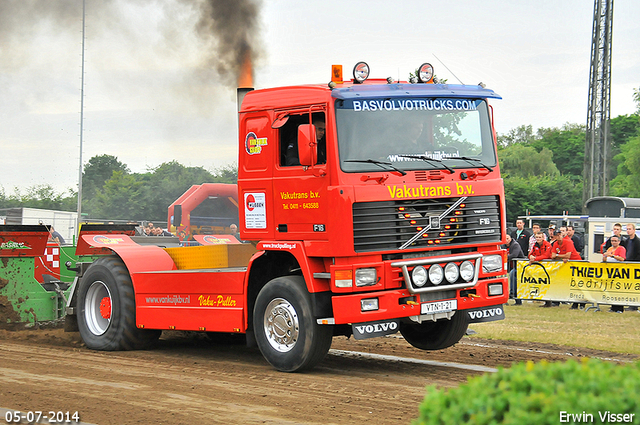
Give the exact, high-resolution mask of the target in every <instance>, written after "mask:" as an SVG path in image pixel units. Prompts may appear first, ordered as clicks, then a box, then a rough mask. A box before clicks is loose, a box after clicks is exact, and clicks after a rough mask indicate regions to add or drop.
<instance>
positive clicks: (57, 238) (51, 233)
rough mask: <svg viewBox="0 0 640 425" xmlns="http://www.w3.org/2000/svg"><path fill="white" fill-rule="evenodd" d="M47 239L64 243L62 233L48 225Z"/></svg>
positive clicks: (59, 243) (60, 243)
mask: <svg viewBox="0 0 640 425" xmlns="http://www.w3.org/2000/svg"><path fill="white" fill-rule="evenodd" d="M49 240H50V241H53V242H56V243H57V244H58V245H62V244H64V243H65V242H64V238H63V237H62V235H61V234H60V233H58V232H56V230H55V229H54V228H53V226H51V227H49Z"/></svg>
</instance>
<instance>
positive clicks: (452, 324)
mask: <svg viewBox="0 0 640 425" xmlns="http://www.w3.org/2000/svg"><path fill="white" fill-rule="evenodd" d="M468 327H469V319H468V317H467V314H466V312H464V311H458V312H456V314H454V315H453V317H452V318H451V320H446V319H445V320H438V321H437V322H433V321H429V322H422V323H414V322H411V323H405V322H400V333H401V334H402V336H403V337H404V339H405V340H407V342H408V343H409V344H411V345H413V346H414V347H416V348H419V349H421V350H441V349H443V348H447V347H451V346H452V345H453V344H455V343H456V342H458V341H460V339H461V338H462V337H463V336H464V334H465V333H466V332H467V328H468Z"/></svg>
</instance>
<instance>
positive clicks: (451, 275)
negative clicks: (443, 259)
mask: <svg viewBox="0 0 640 425" xmlns="http://www.w3.org/2000/svg"><path fill="white" fill-rule="evenodd" d="M459 276H460V270H458V266H456V263H449V264H447V265H446V266H445V268H444V277H445V279H447V282H449V283H454V282H455V281H456V280H458V277H459Z"/></svg>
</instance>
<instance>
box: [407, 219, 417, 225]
mask: <svg viewBox="0 0 640 425" xmlns="http://www.w3.org/2000/svg"><path fill="white" fill-rule="evenodd" d="M416 223H418V222H417V221H415V220H411V221H410V222H409V224H411V225H412V226H413V225H415V224H416Z"/></svg>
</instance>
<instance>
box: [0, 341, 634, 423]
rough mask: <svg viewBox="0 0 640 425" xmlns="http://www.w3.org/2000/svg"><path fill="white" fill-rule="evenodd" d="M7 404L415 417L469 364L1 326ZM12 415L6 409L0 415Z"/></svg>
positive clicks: (123, 417)
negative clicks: (300, 368)
mask: <svg viewBox="0 0 640 425" xmlns="http://www.w3.org/2000/svg"><path fill="white" fill-rule="evenodd" d="M332 350H347V351H357V352H368V353H376V354H382V355H393V356H399V357H406V358H415V359H424V360H437V361H442V362H456V363H464V364H475V365H481V366H485V367H497V366H500V365H504V366H508V365H509V364H511V363H513V362H518V361H522V360H540V359H543V358H544V359H549V360H564V359H567V358H568V357H570V356H596V357H614V358H617V359H622V360H630V359H632V358H633V357H632V356H624V355H617V354H612V353H607V352H599V351H594V350H584V349H576V348H568V347H561V346H555V345H548V344H527V343H506V342H500V341H486V340H479V339H470V338H464V339H463V341H462V342H461V343H459V344H457V345H456V346H454V347H452V348H450V349H448V350H442V351H437V352H423V351H420V350H416V349H414V348H412V347H410V346H409V345H408V344H407V343H406V342H405V341H404V340H402V339H401V338H399V337H397V336H392V337H386V338H377V339H371V340H367V341H354V340H352V339H351V340H347V339H346V338H344V337H336V338H334V342H333V346H332ZM0 362H1V363H0V407H2V408H8V409H16V410H22V411H29V410H31V411H34V410H40V411H50V410H52V411H65V412H66V411H71V412H73V411H78V412H79V414H80V419H81V421H82V422H88V423H93V424H100V425H109V424H114V425H116V424H117V425H120V424H214V423H225V424H322V425H327V424H362V423H366V422H369V423H379V424H408V423H410V422H411V420H412V419H414V418H416V417H417V416H418V405H419V403H420V401H421V400H422V398H423V396H424V391H425V387H426V386H427V385H432V384H435V385H437V386H439V387H451V386H455V385H458V384H459V383H461V382H464V381H466V379H467V376H469V375H476V374H479V373H480V372H473V371H469V370H464V369H460V368H456V367H445V366H433V365H424V364H418V363H411V362H405V361H391V360H386V359H376V358H373V359H372V358H368V357H365V356H358V355H348V356H345V355H339V352H338V351H333V352H330V354H329V355H328V356H327V357H326V358H325V360H324V361H323V362H322V363H321V364H320V365H319V366H318V367H316V368H315V369H314V370H313V371H311V372H306V373H296V374H287V373H280V372H276V371H275V370H274V369H273V368H271V366H270V365H268V364H267V363H266V361H265V360H264V359H263V358H262V356H261V354H260V352H259V351H258V350H257V349H250V348H247V347H245V346H243V345H231V344H215V343H212V342H211V341H209V340H208V339H206V338H204V337H203V336H202V335H200V334H185V333H180V332H173V333H165V334H163V337H162V338H161V340H160V343H159V345H158V347H157V348H155V349H154V350H150V351H133V352H97V351H91V350H88V349H87V348H85V347H84V346H83V344H82V343H81V341H80V339H79V335H78V334H77V333H64V332H63V331H62V330H61V329H52V330H45V329H41V330H29V331H5V330H0ZM3 420H4V418H0V423H4V422H3Z"/></svg>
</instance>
